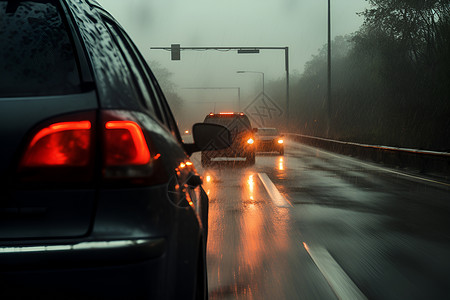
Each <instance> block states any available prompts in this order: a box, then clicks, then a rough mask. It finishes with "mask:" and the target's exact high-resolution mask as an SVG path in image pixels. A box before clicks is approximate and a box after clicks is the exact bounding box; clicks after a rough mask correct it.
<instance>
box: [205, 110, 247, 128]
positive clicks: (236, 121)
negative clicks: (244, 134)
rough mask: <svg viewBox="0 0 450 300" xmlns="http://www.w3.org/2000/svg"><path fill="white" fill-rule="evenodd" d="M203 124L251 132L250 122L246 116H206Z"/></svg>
mask: <svg viewBox="0 0 450 300" xmlns="http://www.w3.org/2000/svg"><path fill="white" fill-rule="evenodd" d="M205 123H213V124H219V125H222V126H225V127H227V128H228V129H229V130H232V131H233V130H234V131H238V132H240V131H245V130H251V128H252V127H251V125H250V121H249V119H248V118H247V116H236V115H219V114H217V115H214V116H209V115H208V116H207V117H206V118H205Z"/></svg>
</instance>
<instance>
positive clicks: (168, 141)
mask: <svg viewBox="0 0 450 300" xmlns="http://www.w3.org/2000/svg"><path fill="white" fill-rule="evenodd" d="M0 44H1V47H0V138H1V141H2V142H1V145H2V146H1V147H0V265H1V268H0V297H1V298H2V299H8V298H10V297H12V298H33V299H36V298H49V299H72V298H74V299H86V298H96V299H97V298H102V299H110V298H122V299H125V298H126V299H136V298H151V299H194V297H195V298H196V299H203V298H206V297H207V284H206V281H207V280H206V261H205V260H206V253H205V249H206V238H207V223H208V198H207V196H206V193H205V192H204V191H203V189H202V187H201V178H200V177H199V175H198V174H197V172H196V170H195V168H194V166H193V164H192V162H191V161H190V160H189V155H191V154H192V152H194V151H198V150H200V149H203V148H204V147H206V146H208V147H210V145H211V144H213V145H214V147H213V148H216V149H220V148H224V147H227V146H229V145H230V143H231V140H230V136H229V132H228V141H227V137H226V135H227V134H226V132H225V138H224V135H223V130H225V128H223V127H221V126H218V125H211V124H209V125H208V124H195V125H194V127H193V136H194V141H195V143H193V144H184V143H183V142H182V140H181V138H180V135H179V132H178V129H177V126H176V122H175V120H174V118H173V116H172V113H171V111H170V109H169V107H168V105H167V102H166V100H165V98H164V95H163V93H162V91H161V89H160V87H159V85H158V83H157V81H156V80H155V77H154V76H153V74H152V72H151V70H150V69H149V67H148V66H147V64H146V62H145V60H144V59H143V58H142V56H141V55H140V53H139V52H138V50H137V48H136V47H135V45H134V44H133V43H132V42H131V40H130V38H129V37H128V36H127V34H126V33H125V32H124V30H123V29H122V27H121V26H120V25H119V24H118V23H117V22H116V21H115V20H114V19H113V18H112V16H111V15H110V14H108V13H107V12H106V11H105V10H103V9H102V8H101V7H100V6H98V4H97V3H96V2H95V1H88V0H76V1H75V0H74V1H69V0H67V1H63V0H36V1H20V0H14V1H12V0H11V1H5V0H0ZM219 132H220V134H221V135H220V139H218V138H217V137H218V134H219Z"/></svg>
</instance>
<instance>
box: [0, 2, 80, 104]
mask: <svg viewBox="0 0 450 300" xmlns="http://www.w3.org/2000/svg"><path fill="white" fill-rule="evenodd" d="M0 45H1V47H0V97H18V96H40V95H58V94H69V93H73V92H77V91H79V90H80V77H79V73H78V69H77V64H76V60H75V57H74V51H73V47H72V43H71V40H70V38H69V35H68V33H67V30H66V26H65V25H64V22H63V19H62V17H61V15H60V11H59V9H58V6H57V4H56V1H51V0H49V1H42V0H40V1H37V2H34V1H9V2H8V1H4V0H0Z"/></svg>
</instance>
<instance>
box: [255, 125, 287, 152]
mask: <svg viewBox="0 0 450 300" xmlns="http://www.w3.org/2000/svg"><path fill="white" fill-rule="evenodd" d="M253 131H254V132H255V146H256V151H258V152H278V153H280V154H281V155H283V154H284V136H283V135H281V134H280V133H279V132H278V129H276V128H255V129H254V130H253Z"/></svg>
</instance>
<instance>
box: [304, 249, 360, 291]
mask: <svg viewBox="0 0 450 300" xmlns="http://www.w3.org/2000/svg"><path fill="white" fill-rule="evenodd" d="M303 247H305V249H306V251H307V252H308V254H309V256H311V258H312V260H313V261H314V263H315V264H316V266H317V268H319V270H320V272H321V273H322V275H323V277H325V280H326V281H327V282H328V284H329V285H330V287H331V289H332V290H333V292H334V293H335V294H336V297H337V298H338V299H345V300H353V299H355V300H360V299H361V300H362V299H367V297H366V296H365V295H364V294H363V293H362V292H361V291H360V290H359V289H358V287H357V286H356V285H355V283H354V282H353V281H352V280H351V279H350V277H348V275H347V274H346V273H345V271H344V270H343V269H342V268H341V266H339V264H338V263H337V262H336V261H335V260H334V259H333V257H332V256H331V255H330V253H329V252H328V251H327V250H326V249H325V248H322V247H319V246H314V247H312V246H308V245H307V244H306V243H303Z"/></svg>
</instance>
